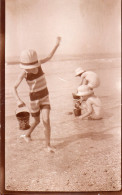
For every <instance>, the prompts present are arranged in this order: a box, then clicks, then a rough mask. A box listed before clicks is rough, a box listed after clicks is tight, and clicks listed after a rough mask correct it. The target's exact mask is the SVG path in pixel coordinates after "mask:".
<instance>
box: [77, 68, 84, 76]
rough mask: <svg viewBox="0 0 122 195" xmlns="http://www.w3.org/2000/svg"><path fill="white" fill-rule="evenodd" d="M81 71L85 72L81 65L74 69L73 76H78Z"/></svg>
mask: <svg viewBox="0 0 122 195" xmlns="http://www.w3.org/2000/svg"><path fill="white" fill-rule="evenodd" d="M83 72H85V70H83V69H82V68H81V67H79V68H77V69H76V70H75V76H79V75H80V74H82V73H83Z"/></svg>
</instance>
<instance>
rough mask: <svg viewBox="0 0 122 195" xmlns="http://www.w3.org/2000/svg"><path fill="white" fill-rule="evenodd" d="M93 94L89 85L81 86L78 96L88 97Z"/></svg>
mask: <svg viewBox="0 0 122 195" xmlns="http://www.w3.org/2000/svg"><path fill="white" fill-rule="evenodd" d="M93 93H94V91H93V89H90V88H89V87H88V86H87V85H80V86H79V87H78V93H77V94H76V95H77V96H86V95H91V94H93Z"/></svg>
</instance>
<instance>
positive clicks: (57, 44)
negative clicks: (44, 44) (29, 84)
mask: <svg viewBox="0 0 122 195" xmlns="http://www.w3.org/2000/svg"><path fill="white" fill-rule="evenodd" d="M60 41H61V37H57V43H56V45H55V47H54V48H53V50H52V51H51V53H50V55H49V56H48V57H46V58H44V59H41V60H40V61H39V62H40V63H41V64H43V63H45V62H47V61H49V60H50V59H51V58H52V57H53V55H54V53H55V52H56V50H57V48H58V47H59V44H60Z"/></svg>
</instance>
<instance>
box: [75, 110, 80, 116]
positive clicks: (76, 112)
mask: <svg viewBox="0 0 122 195" xmlns="http://www.w3.org/2000/svg"><path fill="white" fill-rule="evenodd" d="M74 115H75V116H80V115H81V109H80V108H74Z"/></svg>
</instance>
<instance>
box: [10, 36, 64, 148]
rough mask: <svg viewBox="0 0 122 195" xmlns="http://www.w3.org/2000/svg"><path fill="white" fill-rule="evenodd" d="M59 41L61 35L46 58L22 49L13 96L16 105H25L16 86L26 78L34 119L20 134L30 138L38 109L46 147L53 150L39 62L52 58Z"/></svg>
mask: <svg viewBox="0 0 122 195" xmlns="http://www.w3.org/2000/svg"><path fill="white" fill-rule="evenodd" d="M60 41H61V37H58V38H57V43H56V46H55V47H54V49H53V50H52V52H51V53H50V55H49V56H48V57H47V58H44V59H42V60H38V58H37V53H36V51H34V50H31V49H29V50H24V51H23V52H22V54H21V57H20V60H21V61H20V67H21V68H22V72H21V73H20V75H19V76H18V79H17V81H16V83H15V85H14V89H13V92H14V96H15V98H16V101H17V105H18V107H22V106H25V103H24V102H23V101H22V100H21V99H20V97H19V95H18V92H17V88H18V86H19V85H20V83H21V82H22V80H23V79H26V82H27V84H28V85H29V88H30V110H31V115H32V117H33V119H34V122H33V123H32V125H31V127H30V129H29V131H28V132H27V133H26V135H21V137H23V138H24V140H25V141H26V142H29V141H30V140H31V133H32V132H33V130H34V129H35V127H36V126H37V125H38V124H39V123H40V111H41V113H42V121H43V124H44V128H45V131H44V133H45V138H46V149H47V151H49V152H53V150H52V148H51V146H50V131H51V128H50V101H49V92H48V89H47V85H46V80H45V75H44V72H43V71H42V68H41V64H43V63H45V62H47V61H48V60H50V59H51V58H52V56H53V55H54V53H55V51H56V49H57V48H58V46H59V44H60Z"/></svg>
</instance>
